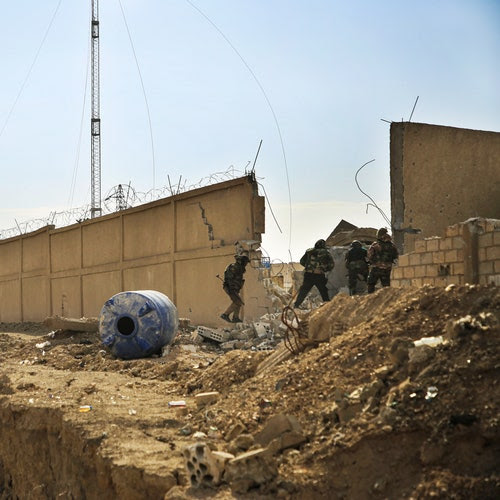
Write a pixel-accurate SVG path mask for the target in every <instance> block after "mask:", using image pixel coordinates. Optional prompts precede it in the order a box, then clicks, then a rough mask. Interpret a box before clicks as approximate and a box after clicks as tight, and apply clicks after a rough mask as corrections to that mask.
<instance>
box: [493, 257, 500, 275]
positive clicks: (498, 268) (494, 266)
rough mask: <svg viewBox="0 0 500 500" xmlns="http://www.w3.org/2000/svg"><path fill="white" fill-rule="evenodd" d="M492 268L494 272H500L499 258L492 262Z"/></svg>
mask: <svg viewBox="0 0 500 500" xmlns="http://www.w3.org/2000/svg"><path fill="white" fill-rule="evenodd" d="M493 269H495V273H500V260H496V261H495V262H494V263H493Z"/></svg>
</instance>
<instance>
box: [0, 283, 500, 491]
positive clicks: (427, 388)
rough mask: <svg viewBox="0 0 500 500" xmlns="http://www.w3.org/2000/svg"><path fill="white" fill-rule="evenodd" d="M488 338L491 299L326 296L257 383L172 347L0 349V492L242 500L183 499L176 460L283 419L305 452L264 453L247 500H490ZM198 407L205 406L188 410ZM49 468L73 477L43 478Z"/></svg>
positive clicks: (495, 440) (224, 361)
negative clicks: (150, 351) (267, 465)
mask: <svg viewBox="0 0 500 500" xmlns="http://www.w3.org/2000/svg"><path fill="white" fill-rule="evenodd" d="M499 324H500V295H499V292H498V289H497V288H495V287H492V286H491V287H490V286H488V287H480V286H462V287H458V286H457V287H453V286H451V287H448V288H447V289H442V288H434V287H423V288H419V289H406V290H400V289H382V290H380V291H378V292H377V293H375V294H373V295H369V296H356V297H347V296H343V295H338V296H336V297H335V298H334V299H333V300H332V301H331V302H330V303H327V304H325V305H323V306H322V307H321V308H319V309H317V310H315V311H314V312H313V313H312V314H311V315H310V317H309V329H310V335H311V337H312V338H315V339H318V340H319V339H322V340H324V341H323V342H318V343H317V344H316V345H313V346H309V347H308V348H307V350H306V351H305V352H302V353H301V354H299V355H297V356H293V357H291V358H290V359H288V360H286V361H285V362H283V363H281V364H279V365H278V366H273V367H272V368H269V369H267V370H264V371H262V372H259V375H257V367H258V366H259V364H260V363H261V362H262V360H264V359H267V358H266V356H269V354H267V353H264V352H252V351H239V350H235V351H231V352H228V353H226V354H221V353H220V351H218V350H217V349H214V348H213V347H212V346H210V344H207V343H202V344H193V343H192V342H191V340H190V337H189V335H188V334H187V333H186V334H182V335H180V336H179V338H178V339H177V340H176V342H175V343H174V345H173V346H172V347H171V349H170V352H168V354H166V355H165V356H163V357H161V356H158V357H154V358H148V359H141V360H131V361H122V360H118V359H115V358H114V357H113V356H112V355H111V354H110V353H109V352H108V351H106V350H105V349H104V348H103V347H102V345H101V343H100V339H99V337H98V336H97V335H96V334H92V333H74V332H73V333H70V332H55V333H54V334H49V335H46V336H43V337H41V336H38V337H37V338H33V337H30V336H28V335H26V334H23V333H18V334H0V347H1V351H2V355H1V360H0V361H1V373H0V393H1V394H2V399H1V405H0V409H1V411H2V415H3V421H4V422H5V424H4V430H3V434H0V459H1V465H2V471H3V479H2V481H3V488H4V491H6V492H10V494H11V495H17V496H30V495H35V494H36V491H35V488H37V487H40V485H43V492H44V494H45V495H46V496H49V497H50V496H54V497H56V496H57V495H59V494H61V493H64V492H65V491H66V492H67V494H68V495H71V494H72V495H73V496H79V495H81V494H84V492H85V491H89V492H94V493H96V491H97V490H96V488H97V486H96V485H102V488H103V489H101V490H100V491H101V494H102V497H103V498H113V496H115V497H116V496H120V497H123V498H162V496H163V494H164V493H165V492H166V491H167V490H169V489H170V488H172V487H174V486H175V488H173V489H172V490H171V497H172V498H186V497H187V498H189V497H200V496H201V497H203V496H205V497H206V496H214V497H217V498H233V497H234V496H235V495H236V496H241V495H242V494H243V493H241V492H240V493H239V494H238V495H237V494H236V493H235V490H233V491H231V489H230V486H228V485H227V484H225V483H224V482H223V483H222V484H221V485H220V486H218V487H212V489H206V490H196V489H193V488H190V487H189V484H188V479H187V477H186V473H185V471H184V458H183V455H182V449H183V447H184V446H186V445H189V444H193V443H195V442H197V441H199V440H200V439H201V440H202V441H203V442H206V443H207V444H208V446H209V447H210V449H212V450H219V451H224V452H227V451H229V452H232V453H239V452H238V451H237V450H238V446H243V448H241V449H250V450H255V449H256V448H258V447H259V446H260V444H259V443H256V442H255V439H257V437H258V435H259V433H261V432H262V430H263V428H264V427H265V426H266V425H267V422H269V419H270V418H271V417H273V416H275V415H279V414H285V415H292V416H294V417H296V418H297V420H298V423H299V424H300V427H301V431H300V432H301V433H302V435H303V437H304V438H305V441H306V442H305V443H304V444H294V445H290V446H289V447H285V448H284V449H282V450H281V451H276V450H274V452H273V453H272V454H271V455H272V456H271V458H270V459H271V460H272V467H273V470H274V468H275V467H276V468H277V471H278V476H277V477H276V478H275V479H274V480H272V481H267V482H266V484H262V485H261V486H258V485H257V484H253V486H252V488H253V489H250V490H248V492H247V493H246V494H245V495H247V496H249V497H255V498H257V497H258V498H263V497H269V498H274V497H275V496H280V497H286V498H328V499H334V498H352V499H358V498H394V499H396V498H422V499H423V498H429V497H433V496H435V497H441V498H464V499H465V498H481V499H482V498H498V497H500V478H499V475H498V463H499V462H500V460H499V459H500V432H499V421H498V415H499V408H498V402H499V401H500V390H499V386H498V373H499V368H500V358H499V353H498V345H499V335H500V331H499ZM429 338H431V339H429ZM45 342H49V344H45V345H43V344H44V343H45ZM208 391H218V392H219V395H218V397H217V400H216V401H215V402H214V403H212V404H209V405H207V406H203V405H201V406H198V405H196V403H195V401H194V397H193V396H195V395H196V394H198V393H200V392H208ZM172 400H185V401H186V407H185V408H175V407H172V408H169V407H168V402H169V401H172ZM81 406H83V410H82V409H81V408H80V407H81ZM87 407H91V409H90V410H89V409H88V408H87ZM37 411H38V413H37ZM81 411H83V412H84V413H81ZM85 412H86V413H85ZM16 415H17V416H16ZM21 415H22V417H20V416H21ZM30 415H31V416H32V417H31V418H32V420H31V421H30ZM20 425H21V426H22V428H23V429H24V431H23V432H24V433H21V434H20V432H19V431H20V427H19V426H20ZM236 428H237V429H238V432H236V431H235V429H236ZM196 432H198V433H202V434H197V435H196V434H195V433H196ZM42 434H43V435H45V434H46V435H47V436H48V437H47V439H48V443H51V444H49V445H47V447H44V448H43V450H41V451H39V452H37V453H38V454H39V455H40V457H42V456H43V459H42V458H40V460H39V461H38V462H37V463H38V464H39V465H37V468H36V469H35V470H34V469H33V463H32V461H31V460H28V459H20V458H19V457H20V456H21V455H22V454H23V453H24V454H25V455H26V457H30V456H31V453H32V450H31V444H30V443H31V442H32V440H35V441H36V439H37V438H36V436H37V435H42ZM238 434H241V436H242V438H241V439H240V441H237V440H236V441H235V436H236V437H237V436H238ZM20 436H22V439H21V438H20ZM57 436H63V440H62V441H61V443H62V444H61V445H59V446H57V445H56V443H57V442H58V441H57V439H58V438H57ZM195 436H196V437H195ZM299 442H300V443H303V440H298V441H297V443H299ZM238 443H239V444H238ZM242 443H243V444H242ZM13 448H16V449H18V450H19V453H18V454H17V453H16V456H17V457H18V459H17V461H16V460H13V459H12V453H11V450H12V449H13ZM61 454H62V456H65V457H67V460H68V461H69V462H70V463H71V464H72V466H71V467H70V468H67V469H65V468H62V469H61V470H60V474H59V475H58V476H54V473H53V463H59V462H60V461H61ZM56 455H57V457H56ZM23 456H24V455H23ZM37 456H38V455H37ZM58 457H59V458H58ZM78 464H81V465H82V467H84V468H85V471H86V474H87V476H88V477H89V479H86V480H84V479H83V477H82V476H81V474H79V473H78V474H77V473H76V472H75V471H77V470H78ZM47 478H50V479H47ZM78 478H80V479H78ZM92 478H97V479H98V480H97V479H92ZM249 484H250V483H249ZM67 485H70V486H67ZM68 488H69V489H68ZM82 492H83V493H82ZM174 492H175V494H174ZM104 493H105V494H104ZM96 494H97V493H96ZM167 496H168V494H167Z"/></svg>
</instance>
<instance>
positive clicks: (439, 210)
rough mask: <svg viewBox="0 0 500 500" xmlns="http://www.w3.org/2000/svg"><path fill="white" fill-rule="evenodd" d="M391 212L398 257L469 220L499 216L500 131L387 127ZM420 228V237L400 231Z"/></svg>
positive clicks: (417, 125)
mask: <svg viewBox="0 0 500 500" xmlns="http://www.w3.org/2000/svg"><path fill="white" fill-rule="evenodd" d="M390 153H391V160H390V161H391V210H392V226H393V229H394V241H395V243H396V245H397V246H398V248H399V250H400V252H401V253H403V252H405V253H407V252H411V251H413V250H414V242H415V241H416V240H418V239H421V238H422V237H430V236H436V235H440V234H442V233H443V232H444V231H445V230H446V228H447V227H448V226H451V225H452V224H456V223H457V222H459V221H464V220H467V219H469V218H471V217H487V218H494V219H499V218H500V195H499V193H500V176H499V165H500V133H498V132H485V131H480V130H468V129H461V128H455V127H444V126H438V125H428V124H424V123H409V122H401V123H396V122H394V123H392V124H391V144H390ZM411 228H413V229H421V230H422V232H421V234H420V235H415V234H411V233H408V232H404V230H405V229H406V230H408V229H410V230H411Z"/></svg>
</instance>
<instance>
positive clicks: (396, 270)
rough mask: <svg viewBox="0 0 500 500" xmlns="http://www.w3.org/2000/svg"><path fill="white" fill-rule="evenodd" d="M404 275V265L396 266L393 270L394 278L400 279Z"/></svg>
mask: <svg viewBox="0 0 500 500" xmlns="http://www.w3.org/2000/svg"><path fill="white" fill-rule="evenodd" d="M402 277H403V268H402V267H395V268H394V269H393V270H392V278H393V279H399V278H402Z"/></svg>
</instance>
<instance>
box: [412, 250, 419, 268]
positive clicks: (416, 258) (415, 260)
mask: <svg viewBox="0 0 500 500" xmlns="http://www.w3.org/2000/svg"><path fill="white" fill-rule="evenodd" d="M419 265H420V254H418V253H411V254H410V266H419Z"/></svg>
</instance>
